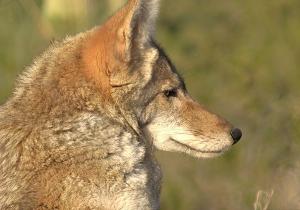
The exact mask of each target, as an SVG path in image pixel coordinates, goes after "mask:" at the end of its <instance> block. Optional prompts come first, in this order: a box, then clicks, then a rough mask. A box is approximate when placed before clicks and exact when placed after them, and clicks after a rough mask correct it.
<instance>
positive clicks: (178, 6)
mask: <svg viewBox="0 0 300 210" xmlns="http://www.w3.org/2000/svg"><path fill="white" fill-rule="evenodd" d="M36 2H37V3H38V8H39V9H40V13H41V16H42V15H43V12H42V11H43V4H42V1H36ZM88 2H89V5H90V7H89V12H88V13H87V14H88V15H89V17H88V23H85V24H78V23H76V22H75V21H72V20H68V21H67V22H64V21H62V20H48V21H49V23H50V26H51V27H52V29H53V31H54V37H53V38H57V37H58V38H62V37H63V36H65V35H67V34H66V33H67V32H69V33H71V34H74V33H76V32H79V31H82V30H85V29H88V28H89V27H92V26H93V25H95V24H97V23H100V22H102V21H103V20H104V18H105V17H107V16H108V15H109V14H107V13H106V12H105V11H106V10H105V7H106V6H107V4H106V3H104V1H103V0H102V1H95V0H89V1H88ZM161 11H162V12H161V16H160V19H159V27H158V30H157V31H158V40H159V42H160V43H161V44H162V46H163V47H165V49H166V51H167V52H168V54H169V55H170V57H171V58H172V60H173V61H174V62H175V63H176V64H177V68H178V70H179V71H180V72H181V73H182V74H183V75H184V77H185V78H186V83H187V86H188V88H189V90H190V92H191V94H192V95H193V96H194V97H195V98H197V99H198V100H199V101H200V102H201V103H203V104H205V105H206V106H208V107H210V109H211V110H213V111H215V112H217V113H219V114H220V115H222V116H224V117H226V118H227V119H228V120H230V121H231V122H233V123H234V124H235V125H236V126H238V127H241V128H242V129H243V131H244V137H243V140H242V141H241V142H240V143H239V144H237V145H236V146H235V147H234V148H233V149H232V150H231V151H229V152H227V153H226V154H225V155H224V156H223V157H221V158H218V159H214V160H195V159H193V158H190V157H186V156H184V155H180V154H170V153H161V152H159V153H158V158H159V160H160V162H161V163H162V168H163V170H164V172H165V173H164V174H165V176H164V186H163V191H162V209H163V210H181V209H182V210H187V209H189V210H200V209H205V210H241V209H243V210H248V209H249V210H250V209H254V206H253V205H254V202H255V199H256V193H257V192H258V191H259V190H266V191H270V190H272V189H274V197H273V199H272V200H271V204H270V209H272V210H282V209H300V201H299V197H300V183H299V179H297V177H299V175H300V174H299V173H300V170H299V162H298V160H299V154H300V141H299V136H300V108H299V106H298V104H299V102H300V100H299V99H300V98H299V97H300V94H299V91H300V79H299V78H300V71H299V69H298V68H299V66H300V59H299V58H300V1H299V0H272V1H267V0H263V1H258V0H244V1H240V0H232V1H219V0H210V1H204V0H186V1H183V0H162V8H161ZM46 21H47V20H46ZM49 43H50V40H49V39H48V38H46V37H44V36H43V34H42V33H41V31H40V28H39V25H37V21H35V20H34V17H32V16H31V15H30V12H28V8H27V9H26V8H24V4H20V1H16V0H11V1H8V0H2V1H1V0H0V101H1V102H4V101H5V100H6V99H7V98H8V96H9V95H10V94H11V92H12V90H13V84H14V81H15V79H16V77H17V74H18V73H20V72H21V71H22V69H23V67H24V66H25V65H29V64H30V63H31V61H32V58H34V57H35V56H37V55H39V54H40V53H41V52H42V51H43V49H45V48H46V46H47V45H49Z"/></svg>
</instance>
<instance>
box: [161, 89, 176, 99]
mask: <svg viewBox="0 0 300 210" xmlns="http://www.w3.org/2000/svg"><path fill="white" fill-rule="evenodd" d="M164 95H165V96H166V97H167V98H170V97H177V89H172V90H166V91H165V92H164Z"/></svg>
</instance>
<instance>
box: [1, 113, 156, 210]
mask: <svg viewBox="0 0 300 210" xmlns="http://www.w3.org/2000/svg"><path fill="white" fill-rule="evenodd" d="M125 126H126V125H125ZM33 127H35V129H34V130H31V132H27V134H26V135H25V134H24V136H25V137H26V138H24V139H13V140H14V141H16V143H15V145H18V148H19V149H18V151H19V154H18V155H17V156H18V158H16V161H15V163H14V164H11V165H14V166H13V168H12V169H10V170H7V172H8V171H11V173H12V174H14V173H15V172H16V171H18V174H21V175H20V176H18V177H14V178H13V179H11V183H7V186H12V185H14V184H16V185H18V187H20V185H23V186H22V187H21V188H20V189H19V190H18V191H19V193H17V194H18V196H19V197H20V199H19V201H20V203H21V204H18V206H24V205H25V206H27V205H31V204H28V201H29V200H31V201H32V202H33V203H36V205H46V206H50V207H53V208H54V207H55V206H60V205H62V203H61V201H60V200H59V199H60V198H61V197H64V198H65V199H64V200H65V202H66V204H64V205H66V206H65V207H68V205H73V204H74V201H72V199H71V198H69V196H71V195H72V194H73V192H71V191H70V192H69V191H68V190H66V189H68V186H73V187H74V186H76V185H77V184H79V183H81V184H83V183H84V184H83V185H84V186H85V187H82V188H81V187H80V186H78V189H80V190H81V189H82V190H83V191H85V190H87V191H90V192H91V193H89V194H88V195H87V196H92V195H93V194H92V193H97V194H98V195H99V198H98V199H97V200H95V203H94V204H95V207H98V205H101V206H114V205H115V206H116V207H115V208H113V209H119V207H117V206H118V204H114V203H110V202H112V201H113V199H111V198H110V199H109V197H111V196H112V195H114V196H118V192H122V190H124V189H123V188H124V187H125V186H131V188H132V190H133V191H134V192H135V193H136V192H138V190H137V189H140V190H139V192H140V191H143V192H140V193H141V194H140V195H138V194H136V196H141V195H145V194H147V195H151V196H150V197H151V198H149V196H148V197H145V196H144V198H147V199H146V200H145V201H144V203H147V202H150V203H157V200H158V197H159V189H156V188H157V186H160V185H159V184H158V183H159V182H160V169H159V166H158V165H157V164H156V161H155V160H154V158H153V157H152V155H153V154H152V149H151V148H149V147H148V146H147V145H146V144H145V141H144V140H143V139H141V138H142V137H140V136H137V135H136V132H134V131H133V130H132V129H130V128H129V127H124V124H120V123H119V122H116V121H114V120H112V119H110V118H109V117H106V116H105V115H99V114H95V113H89V112H86V113H78V114H77V115H75V116H71V117H68V118H65V119H49V120H48V121H45V122H43V123H39V125H34V126H33ZM0 132H1V131H0ZM11 140H12V139H11ZM12 146H13V145H12ZM10 150H11V152H13V151H15V149H14V148H10V147H8V148H7V150H6V151H7V152H8V153H9V152H10ZM153 171H154V173H153ZM150 172H151V173H150ZM24 177H25V178H24ZM87 180H89V181H88V182H86V181H87ZM21 183H23V184H21ZM148 185H150V186H152V187H149V186H148ZM2 187H3V188H5V186H2ZM28 192H35V193H34V194H30V193H28ZM22 194H24V195H27V196H28V195H29V194H30V195H32V198H29V197H26V198H22ZM122 196H125V195H122ZM126 196H127V197H130V196H131V194H130V193H129V194H128V193H127V195H126ZM136 196H135V197H134V199H137V197H136ZM106 197H107V199H106ZM82 199H85V198H82ZM23 200H26V203H25V201H24V202H23ZM68 200H69V201H70V204H68V203H67V202H68ZM149 200H151V201H149ZM103 202H104V203H103ZM105 202H109V203H105ZM22 203H24V204H22ZM71 203H72V204H71ZM150 203H149V206H153V205H158V204H150ZM7 204H8V205H13V204H11V203H7ZM82 204H84V203H82ZM94 204H88V205H92V206H93V205H94ZM2 205H4V206H5V203H3V204H2ZM78 205H79V204H78ZM0 206H1V205H0ZM69 207H70V206H69Z"/></svg>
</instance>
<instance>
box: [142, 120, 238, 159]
mask: <svg viewBox="0 0 300 210" xmlns="http://www.w3.org/2000/svg"><path fill="white" fill-rule="evenodd" d="M148 131H149V132H150V134H151V136H152V138H153V141H154V145H155V146H156V148H157V149H160V150H164V151H170V152H183V153H186V154H189V155H191V156H194V157H197V158H213V157H218V156H220V155H222V154H223V153H224V152H225V151H227V150H228V149H229V148H230V147H231V145H232V140H231V137H230V136H229V135H227V134H221V133H220V134H216V135H215V136H214V137H213V138H208V137H205V136H195V135H193V134H192V133H191V132H189V131H188V130H187V129H185V128H182V127H178V126H174V125H172V126H170V125H162V124H160V125H155V124H154V125H149V127H148Z"/></svg>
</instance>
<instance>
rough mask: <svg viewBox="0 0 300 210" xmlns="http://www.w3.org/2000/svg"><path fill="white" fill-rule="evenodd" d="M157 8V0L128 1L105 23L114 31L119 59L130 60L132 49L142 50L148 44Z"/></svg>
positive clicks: (153, 27) (153, 31)
mask: <svg viewBox="0 0 300 210" xmlns="http://www.w3.org/2000/svg"><path fill="white" fill-rule="evenodd" d="M158 7H159V0H128V2H127V4H126V5H125V6H124V7H123V8H122V9H120V10H119V11H118V12H117V13H116V14H115V15H114V16H113V17H112V18H111V19H110V20H109V21H108V22H107V24H108V25H109V27H112V29H114V28H115V30H116V34H115V35H116V37H115V40H116V42H115V45H116V46H115V47H116V49H117V51H118V53H120V55H121V57H123V58H127V59H130V58H131V55H130V54H131V50H132V49H136V50H142V49H144V48H145V47H147V44H149V43H150V40H151V37H152V36H153V35H154V33H155V22H156V17H157V14H158ZM124 56H125V57H124Z"/></svg>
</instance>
